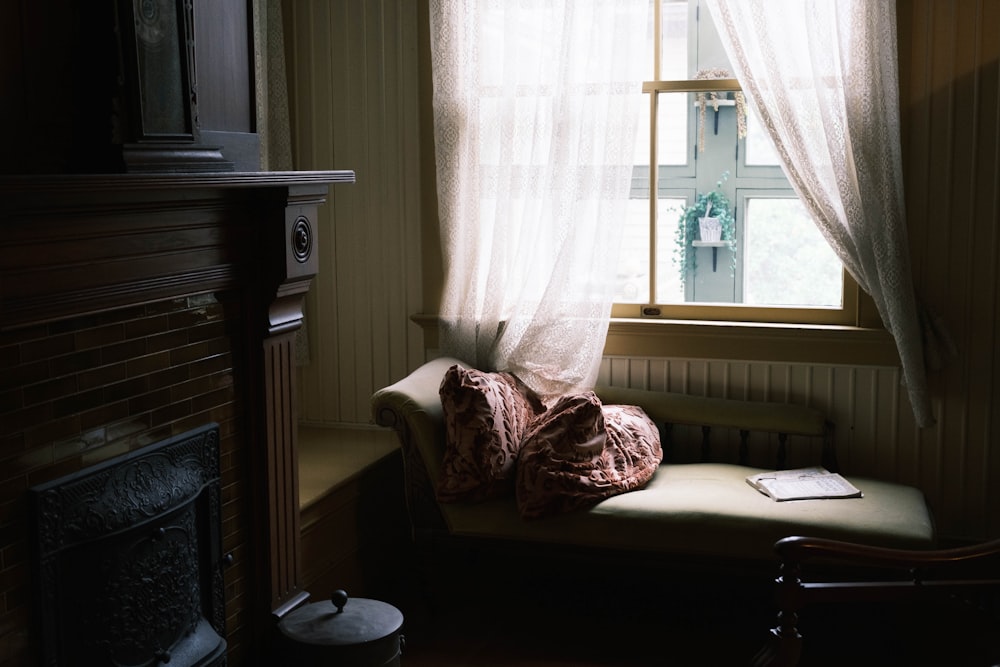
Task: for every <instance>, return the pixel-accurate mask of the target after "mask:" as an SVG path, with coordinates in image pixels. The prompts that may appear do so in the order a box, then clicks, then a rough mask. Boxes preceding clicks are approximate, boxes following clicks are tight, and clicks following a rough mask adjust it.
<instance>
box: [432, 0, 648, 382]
mask: <svg viewBox="0 0 1000 667" xmlns="http://www.w3.org/2000/svg"><path fill="white" fill-rule="evenodd" d="M648 12H649V5H648V1H647V0H611V1H609V0H534V1H533V2H530V3H523V2H484V1H482V0H431V2H430V31H431V54H432V71H433V75H432V76H433V85H434V98H433V110H434V135H435V156H436V160H437V183H438V206H439V214H440V224H441V237H442V244H443V256H444V258H445V260H444V261H445V264H446V266H445V287H444V293H443V295H442V300H441V321H442V324H441V331H440V341H441V345H440V347H441V351H442V352H443V353H446V354H450V355H454V356H457V357H458V358H461V359H463V360H464V361H466V362H467V363H470V364H473V365H475V366H477V367H479V368H481V369H484V370H489V369H497V370H507V371H511V372H514V373H516V374H517V375H518V376H519V377H520V378H521V379H522V380H524V381H525V382H526V383H527V384H528V385H529V386H531V387H532V388H534V389H535V390H536V391H539V392H540V393H542V394H544V395H555V394H561V393H566V392H568V391H573V390H578V389H583V388H589V387H590V386H592V385H593V383H594V381H595V380H596V376H597V371H598V368H599V364H600V360H601V354H602V351H603V347H604V341H605V338H606V335H607V329H608V320H609V316H610V312H611V303H612V300H613V296H614V295H613V289H614V278H615V274H616V266H617V258H618V257H617V256H618V248H619V245H620V237H621V227H622V224H621V223H622V222H623V221H624V219H625V215H626V204H627V202H628V195H629V187H630V181H631V175H632V164H633V154H634V147H635V143H634V142H635V140H636V132H637V125H638V120H639V117H640V106H639V105H640V104H642V101H643V96H642V92H641V81H642V79H643V72H642V65H643V63H644V62H646V61H648V58H646V57H645V54H644V53H643V51H644V49H645V48H646V47H645V39H644V38H645V35H646V22H647V15H648Z"/></svg>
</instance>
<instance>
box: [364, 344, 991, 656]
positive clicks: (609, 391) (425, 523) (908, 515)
mask: <svg viewBox="0 0 1000 667" xmlns="http://www.w3.org/2000/svg"><path fill="white" fill-rule="evenodd" d="M449 369H454V370H453V371H452V372H453V373H454V372H456V371H461V370H464V371H466V372H469V371H470V370H471V371H473V372H474V371H475V369H469V368H468V367H467V366H466V365H465V364H463V363H462V362H461V361H459V360H457V359H453V358H448V357H442V358H438V359H433V360H431V361H428V362H426V363H425V364H423V365H422V366H420V367H419V368H417V369H416V370H414V371H413V372H412V373H410V374H409V375H408V376H406V377H405V378H403V379H401V380H399V381H398V382H396V383H394V384H393V385H391V386H388V387H385V388H383V389H380V390H378V391H377V392H375V394H374V395H373V396H372V401H371V405H372V412H373V417H374V419H375V421H376V423H378V424H379V425H382V426H387V427H392V428H393V429H394V430H395V431H396V433H397V434H398V436H399V439H400V444H401V448H402V453H403V462H404V477H405V485H406V489H405V492H406V501H407V510H408V514H409V520H410V525H411V529H412V535H413V538H414V541H415V543H416V544H417V545H418V546H423V547H426V548H429V549H433V548H435V547H437V546H439V545H441V544H442V543H446V542H449V541H459V542H463V543H469V542H470V541H471V542H474V543H488V544H491V545H511V544H514V545H517V547H518V548H527V549H537V550H548V551H551V550H553V549H555V550H557V552H560V553H567V552H568V553H586V552H588V551H594V552H598V553H601V554H606V553H608V552H612V553H614V552H618V553H621V554H629V555H630V556H636V555H640V556H648V557H652V558H654V559H655V560H656V561H657V562H658V563H662V564H668V563H677V564H688V565H690V564H692V563H698V564H700V565H702V566H704V565H705V564H706V563H708V564H712V565H710V567H714V566H715V565H714V564H718V566H720V567H722V566H733V567H735V568H736V569H737V570H744V571H745V570H748V569H749V570H752V569H764V570H767V569H769V570H770V571H776V570H777V567H776V561H777V560H778V559H777V556H778V554H779V552H780V555H781V558H782V559H783V561H784V576H783V578H779V579H778V582H777V584H778V588H777V592H778V604H779V607H780V608H781V609H782V613H780V614H779V623H778V626H777V627H776V628H775V629H774V630H772V640H773V641H772V643H771V644H769V645H768V647H766V648H765V649H764V650H763V651H762V653H761V655H760V656H758V663H757V664H761V665H764V664H771V665H774V664H781V665H794V664H796V662H797V660H798V656H799V653H800V644H801V638H800V636H799V634H798V631H797V628H796V624H795V619H796V618H797V615H796V614H797V613H798V611H799V609H800V608H801V607H802V606H803V605H805V604H806V603H808V602H809V601H810V600H811V599H813V598H814V597H816V596H819V597H821V596H822V594H817V592H816V590H814V589H815V588H817V587H818V588H822V587H823V584H816V585H812V584H808V583H806V582H805V581H804V580H803V579H802V578H801V577H800V575H801V574H802V570H801V564H802V561H803V560H806V559H815V560H818V561H819V562H827V563H836V562H838V560H839V559H840V558H842V557H844V556H848V557H850V558H853V562H854V563H855V564H857V565H859V566H867V565H894V564H897V563H903V565H904V566H906V565H913V564H914V563H916V562H923V563H926V564H927V565H928V566H932V567H933V566H937V565H941V564H945V563H949V562H953V561H956V560H958V561H965V560H974V559H979V558H980V557H982V556H984V555H985V556H988V555H990V554H994V555H995V554H996V553H997V551H998V547H997V545H996V544H994V545H992V546H991V545H986V547H983V548H978V549H974V550H972V552H958V553H957V554H955V557H952V551H951V550H938V549H937V547H938V545H937V539H936V535H935V530H934V521H933V516H932V512H931V510H930V508H929V507H928V504H927V502H926V500H925V498H924V495H923V493H922V492H921V491H920V490H919V489H917V488H914V487H911V486H906V485H903V484H897V483H893V482H888V481H884V480H878V479H870V478H859V477H853V476H852V477H849V480H850V481H851V482H852V483H853V484H854V485H855V486H857V487H858V488H859V489H861V491H862V493H863V496H862V497H860V498H849V499H811V500H797V501H789V502H776V501H774V500H771V499H770V498H769V497H767V496H766V495H764V494H762V493H759V492H757V491H756V490H755V489H753V488H752V487H751V486H750V485H749V484H747V482H746V478H747V476H748V475H751V474H754V473H758V472H763V471H766V470H773V469H781V468H784V467H785V464H786V461H787V460H788V458H789V452H788V446H789V438H790V436H796V438H794V440H795V441H796V442H803V441H816V442H818V443H819V445H818V451H819V457H818V458H819V460H818V461H815V462H813V463H814V464H821V465H822V466H824V467H826V468H827V469H828V470H831V471H837V470H838V466H837V459H836V453H835V450H834V438H833V433H834V427H833V425H832V424H831V423H830V422H829V421H828V420H827V419H826V417H825V415H824V414H823V413H822V412H821V411H819V410H816V409H814V408H810V407H805V406H797V405H792V404H785V403H773V402H748V401H741V400H730V399H718V398H707V397H698V396H690V395H684V394H677V393H671V392H659V391H647V390H640V389H630V388H621V387H611V386H601V387H598V388H596V389H595V394H596V396H597V397H598V398H599V400H600V402H601V403H603V405H606V406H607V405H635V406H640V407H641V408H642V410H643V411H644V412H645V414H646V415H648V417H649V418H650V420H651V421H652V423H655V424H656V425H657V427H658V429H659V433H660V439H661V442H662V451H663V457H662V463H660V464H659V465H658V466H656V469H655V472H653V474H652V475H651V477H650V478H649V479H648V481H646V482H645V483H643V484H642V485H640V486H637V487H636V488H631V489H628V490H623V491H621V492H616V493H613V494H611V495H608V496H607V497H604V498H603V499H599V500H595V501H593V502H591V503H588V504H587V505H586V506H584V507H581V508H579V509H574V510H572V511H560V512H554V513H550V514H548V515H545V516H542V517H540V518H525V516H523V514H522V512H521V511H519V501H518V498H517V494H515V493H513V492H510V493H507V494H501V495H499V496H498V497H490V498H487V499H482V500H477V501H466V502H462V501H448V502H442V501H441V500H440V495H441V494H440V493H439V492H440V488H439V487H440V486H441V479H442V475H443V474H444V472H443V470H444V461H445V459H446V458H447V456H448V448H449V447H450V446H451V444H452V443H449V438H450V437H452V435H451V434H450V432H449V427H448V426H447V425H446V421H447V419H446V414H445V408H444V407H443V400H442V398H443V395H444V388H443V381H444V380H445V377H446V374H448V373H449ZM486 375H489V374H486ZM505 416H507V413H505V412H503V411H499V412H494V413H493V415H492V417H493V418H497V419H501V418H504V417H505ZM508 418H509V417H508ZM681 425H683V426H684V427H685V428H686V429H688V430H689V431H690V430H691V429H690V427H694V432H695V433H697V432H698V431H699V430H700V432H701V434H702V438H701V442H700V443H699V446H698V447H696V449H697V450H698V453H699V459H700V460H698V461H695V462H678V461H677V460H675V459H676V458H678V457H676V456H675V454H676V451H675V450H677V449H678V443H676V442H674V431H675V430H676V427H678V426H681ZM480 426H482V425H480ZM487 428H488V425H487ZM494 428H501V427H500V426H499V425H496V424H494ZM718 432H723V433H726V432H730V433H731V432H736V433H738V434H739V437H738V445H737V446H736V447H735V448H733V447H730V446H723V447H717V449H719V450H727V451H728V450H733V449H735V454H736V456H735V458H736V460H735V461H733V462H720V461H718V460H717V459H716V458H715V457H714V456H713V435H715V434H717V433H718ZM751 434H754V437H751ZM758 434H765V437H760V436H759V435H758ZM775 441H776V442H777V445H776V446H773V445H772V444H769V443H773V442H775ZM755 449H760V450H761V451H755ZM763 457H768V458H769V459H770V460H769V461H768V462H767V463H766V464H765V463H763V462H762V461H763ZM751 463H754V465H751ZM797 536H809V537H808V538H802V537H797ZM788 538H790V539H788ZM776 544H777V549H778V551H776ZM862 545H863V546H862ZM559 550H561V551H559ZM925 555H926V558H925V557H924V556H925ZM914 582H916V584H917V585H918V586H919V583H920V581H919V577H917V576H914V577H912V580H911V582H910V584H911V587H912V584H913V583H914ZM837 587H838V590H839V592H838V593H836V595H839V599H844V598H845V597H847V596H849V595H850V594H851V591H854V592H857V591H858V590H862V589H864V590H865V591H866V594H870V593H872V592H873V591H875V590H876V589H875V588H873V586H872V582H871V581H866V582H863V583H859V584H851V583H850V582H847V583H843V582H842V583H840V584H838V585H837ZM889 587H890V588H893V589H895V590H896V591H897V592H898V590H899V588H900V584H899V582H898V580H897V581H894V582H892V583H891V584H889Z"/></svg>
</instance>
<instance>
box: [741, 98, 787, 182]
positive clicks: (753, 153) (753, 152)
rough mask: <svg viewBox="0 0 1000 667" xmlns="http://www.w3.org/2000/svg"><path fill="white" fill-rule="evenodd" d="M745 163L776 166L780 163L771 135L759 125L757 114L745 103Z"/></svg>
mask: <svg viewBox="0 0 1000 667" xmlns="http://www.w3.org/2000/svg"><path fill="white" fill-rule="evenodd" d="M746 151H747V155H746V163H747V164H748V165H756V166H766V167H771V166H777V165H779V164H780V161H779V160H778V153H777V151H775V150H774V144H773V143H771V137H770V136H768V134H767V131H766V130H765V129H764V128H763V126H761V123H760V119H759V118H757V114H755V113H754V112H753V110H752V109H750V108H749V105H747V141H746Z"/></svg>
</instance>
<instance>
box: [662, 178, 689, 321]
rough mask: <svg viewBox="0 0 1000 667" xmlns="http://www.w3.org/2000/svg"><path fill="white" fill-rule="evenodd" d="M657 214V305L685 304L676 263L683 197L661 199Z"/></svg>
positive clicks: (682, 285)
mask: <svg viewBox="0 0 1000 667" xmlns="http://www.w3.org/2000/svg"><path fill="white" fill-rule="evenodd" d="M658 202H659V207H658V208H657V213H656V217H657V219H656V303H684V283H683V282H681V278H680V274H679V273H678V271H677V264H676V263H675V262H674V251H675V249H676V247H677V245H676V243H675V242H674V239H675V238H676V237H677V227H678V225H679V221H680V217H681V209H682V208H684V205H685V204H686V203H687V201H686V200H685V199H684V198H683V197H661V198H660V199H659V200H658Z"/></svg>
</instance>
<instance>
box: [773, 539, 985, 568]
mask: <svg viewBox="0 0 1000 667" xmlns="http://www.w3.org/2000/svg"><path fill="white" fill-rule="evenodd" d="M774 550H775V551H776V552H777V554H778V557H779V558H780V559H781V561H782V563H785V564H797V563H802V562H804V561H806V560H809V559H819V558H821V559H823V560H837V561H838V562H843V563H846V564H851V565H860V566H872V567H891V568H900V569H918V568H929V567H938V566H949V565H958V564H971V563H974V562H979V561H987V560H989V559H992V558H997V559H998V561H997V564H998V568H1000V540H992V541H990V542H983V543H981V544H975V545H971V546H964V547H955V548H952V549H929V550H921V549H887V548H882V547H872V546H867V545H864V544H855V543H853V542H843V541H839V540H828V539H823V538H818V537H802V536H792V537H785V538H782V539H780V540H778V541H777V542H776V543H775V545H774ZM998 576H1000V570H998Z"/></svg>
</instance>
